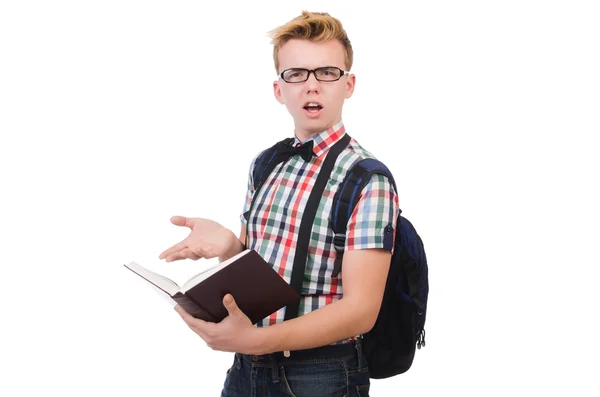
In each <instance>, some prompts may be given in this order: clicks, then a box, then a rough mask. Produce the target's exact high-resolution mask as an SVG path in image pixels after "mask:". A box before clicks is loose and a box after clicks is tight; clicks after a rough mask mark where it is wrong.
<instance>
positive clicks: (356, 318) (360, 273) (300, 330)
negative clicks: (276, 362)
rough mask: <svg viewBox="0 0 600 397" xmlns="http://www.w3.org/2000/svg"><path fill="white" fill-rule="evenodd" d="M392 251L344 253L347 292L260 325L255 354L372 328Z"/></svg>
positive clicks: (300, 346) (307, 345)
mask: <svg viewBox="0 0 600 397" xmlns="http://www.w3.org/2000/svg"><path fill="white" fill-rule="evenodd" d="M390 259H391V253H390V252H389V251H384V250H379V249H368V250H355V251H348V252H346V253H345V254H344V259H343V264H342V269H344V273H343V277H344V296H343V298H342V299H341V300H339V301H338V302H334V303H332V304H330V305H327V306H325V307H322V308H320V309H318V310H315V311H313V312H311V313H308V314H306V315H304V316H301V317H298V318H295V319H292V320H289V321H285V322H283V323H280V324H275V325H272V326H269V327H265V328H261V329H259V331H261V333H260V334H259V333H257V342H256V346H255V348H256V351H255V352H254V354H266V353H271V352H275V351H285V350H301V349H309V348H313V347H318V346H324V345H327V344H330V343H333V342H335V341H338V340H341V339H344V338H349V337H352V336H356V335H359V334H363V333H366V332H368V331H369V330H371V328H373V326H374V325H375V321H376V320H377V315H378V314H379V309H380V307H381V301H382V299H383V292H384V289H385V283H386V280H387V274H388V270H389V264H390Z"/></svg>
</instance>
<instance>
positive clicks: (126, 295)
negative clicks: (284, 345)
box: [0, 0, 600, 396]
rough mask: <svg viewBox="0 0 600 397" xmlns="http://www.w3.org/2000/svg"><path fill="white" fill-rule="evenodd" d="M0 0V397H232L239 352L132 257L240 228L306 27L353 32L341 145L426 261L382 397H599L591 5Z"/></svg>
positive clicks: (274, 136)
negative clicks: (284, 54) (389, 185)
mask: <svg viewBox="0 0 600 397" xmlns="http://www.w3.org/2000/svg"><path fill="white" fill-rule="evenodd" d="M0 4H1V6H0V133H1V140H0V166H1V167H0V177H1V194H0V200H1V205H0V215H1V218H0V228H1V239H0V249H1V251H0V252H1V253H2V257H1V258H0V263H1V269H2V270H1V274H2V276H1V278H0V280H2V283H1V287H0V294H1V300H0V302H1V305H2V307H1V316H0V319H1V320H0V322H1V323H2V325H1V327H0V333H1V334H0V335H1V338H0V371H1V372H0V394H1V395H6V396H9V395H10V396H34V395H36V396H38V395H62V396H105V395H111V396H136V395H144V396H166V395H197V396H216V395H219V392H220V390H221V386H222V383H223V380H224V377H225V371H226V369H227V368H228V367H229V365H230V363H231V360H232V355H231V354H229V353H221V352H214V351H212V350H211V349H209V348H208V347H206V345H205V344H204V343H203V342H202V340H201V339H199V338H198V337H197V336H196V335H195V334H193V333H192V332H191V331H190V330H189V329H188V328H187V327H186V326H185V324H184V323H183V322H182V321H181V319H180V318H179V316H178V315H177V313H175V312H174V311H173V310H172V309H171V308H170V307H169V306H168V305H165V304H164V303H163V302H161V301H160V299H159V298H160V297H159V296H157V295H156V294H154V292H152V291H151V290H150V289H149V288H148V287H147V286H146V285H145V284H144V283H142V282H141V281H140V280H138V279H136V277H135V276H134V275H133V274H131V273H130V272H129V271H127V270H126V269H125V268H124V267H123V263H126V262H129V261H132V260H134V261H137V262H139V263H142V264H144V265H147V266H150V267H153V268H155V269H160V270H161V271H164V272H166V273H167V274H169V275H171V276H172V277H175V278H176V279H178V280H182V279H185V276H186V275H189V274H191V272H193V270H194V268H195V267H197V266H200V267H201V266H206V265H207V263H209V262H206V261H205V262H200V263H194V262H191V261H190V263H187V262H178V263H173V264H164V263H161V262H160V261H159V260H158V255H159V254H160V252H162V251H163V250H164V249H166V248H168V247H169V246H171V245H172V244H174V243H176V242H177V241H180V240H181V239H183V238H184V237H185V236H186V235H187V231H186V230H183V229H180V228H177V227H175V226H172V225H171V224H170V223H169V217H170V216H171V215H174V214H181V215H186V216H201V217H209V218H211V219H214V220H217V221H218V222H221V223H222V224H223V225H225V226H227V227H228V228H231V229H232V230H234V231H235V232H236V233H237V232H238V231H239V213H240V212H241V208H242V205H243V200H244V193H245V188H246V177H247V171H248V166H249V163H250V161H251V159H252V157H253V156H254V155H255V154H256V153H257V152H258V151H259V150H261V149H263V148H265V147H267V146H269V145H271V144H273V143H274V142H276V141H278V140H280V139H283V138H285V137H288V136H291V135H292V133H293V124H292V120H291V117H290V116H289V115H288V113H287V111H286V110H285V108H284V107H283V106H281V105H279V104H278V103H277V102H276V101H275V99H274V98H273V95H272V81H273V80H274V74H275V73H274V68H273V63H272V47H271V45H270V43H269V39H268V38H267V36H266V32H267V31H268V30H270V29H272V28H274V27H276V26H279V25H281V24H283V23H285V22H286V21H288V20H290V19H292V18H293V17H295V16H297V15H298V14H300V12H301V11H302V10H303V9H307V10H311V11H327V12H329V13H331V14H332V15H333V16H335V17H337V18H339V19H341V21H342V22H343V24H344V27H345V28H346V30H347V32H348V34H349V36H350V39H351V41H352V44H353V47H354V51H355V63H354V66H353V68H352V71H353V72H354V73H355V74H356V76H357V85H356V91H355V95H354V96H353V97H352V98H351V99H350V100H348V101H347V102H346V105H345V109H344V122H345V124H346V127H347V131H348V132H349V133H350V134H351V135H352V136H353V137H354V138H356V139H357V140H358V141H359V142H360V143H361V144H362V145H363V146H364V147H365V148H367V149H368V150H370V151H371V152H373V153H374V154H375V155H376V156H377V157H378V158H379V159H381V160H383V161H384V162H385V163H386V164H387V165H388V166H389V168H390V169H391V170H392V171H393V172H394V173H395V175H396V179H397V182H398V184H399V188H400V201H401V207H402V209H403V211H404V215H405V216H407V217H408V218H409V219H411V220H412V221H413V223H414V224H415V225H416V227H417V230H418V231H419V233H420V234H421V236H422V238H423V239H424V241H425V247H426V251H427V255H428V260H429V266H430V288H431V291H430V298H429V302H430V303H429V311H428V319H427V326H426V330H427V347H426V348H425V349H423V350H421V351H418V352H417V356H416V359H415V363H414V366H413V368H412V369H411V370H410V371H409V372H408V373H406V374H404V375H401V376H398V377H396V378H392V379H387V380H381V381H377V380H376V381H373V383H372V387H371V395H372V396H395V395H407V396H410V395H417V393H418V395H424V396H434V395H440V394H442V393H452V394H455V395H463V396H506V395H511V396H513V395H514V396H526V395H550V394H552V395H582V396H586V395H598V386H597V384H596V383H592V377H595V376H596V375H597V370H598V364H597V357H598V354H599V353H600V352H599V343H598V337H597V335H598V331H600V330H599V329H598V327H597V326H596V325H595V324H594V322H595V321H594V320H597V319H598V310H597V308H596V305H597V304H598V303H599V302H600V299H599V297H598V294H597V293H596V292H595V289H596V284H597V282H598V277H597V275H598V267H599V266H600V260H599V257H600V255H599V254H598V237H599V233H598V229H599V226H598V225H599V221H600V219H599V218H600V217H599V210H598V202H599V201H600V200H599V199H600V197H599V195H598V192H597V189H598V171H599V170H600V164H599V161H598V154H597V152H598V148H599V146H598V143H597V139H594V138H597V137H598V134H599V133H600V122H599V110H600V94H599V93H600V78H599V76H600V73H598V71H599V70H600V57H599V53H600V51H599V49H600V43H599V41H600V40H599V37H600V28H599V26H600V24H599V23H598V21H599V20H600V13H599V12H598V6H597V5H596V2H593V1H588V2H585V1H523V0H521V1H502V2H500V1H497V2H491V1H452V2H450V1H420V2H412V1H411V2H407V1H403V2H394V3H392V2H390V3H388V4H385V3H384V2H381V1H369V2H364V1H360V2H356V3H353V2H349V1H320V2H318V1H301V2H294V3H293V4H291V3H290V4H288V2H280V1H269V2H260V3H258V2H239V3H235V4H234V3H232V2H206V3H205V4H201V2H196V1H171V2H167V1H130V0H119V1H108V0H106V1H102V2H100V1H95V2H93V1H70V2H69V1H53V2H42V1H39V2H33V1H18V2H17V1H2V2H1V3H0ZM392 4H394V5H392Z"/></svg>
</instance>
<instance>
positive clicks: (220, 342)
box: [175, 294, 260, 354]
mask: <svg viewBox="0 0 600 397" xmlns="http://www.w3.org/2000/svg"><path fill="white" fill-rule="evenodd" d="M223 305H225V308H226V309H227V312H228V313H229V315H228V316H227V317H225V319H223V321H221V322H220V323H218V324H216V323H211V322H207V321H203V320H200V319H197V318H195V317H192V316H191V315H190V314H189V313H187V312H186V311H185V310H183V308H182V307H181V306H180V305H175V311H176V312H177V313H179V315H180V316H181V318H182V319H183V321H185V322H186V324H187V325H188V327H190V328H191V330H192V331H194V332H195V333H196V334H198V335H199V336H200V337H201V338H202V339H203V340H204V342H206V344H207V345H208V347H210V348H211V349H213V350H220V351H224V352H235V353H242V354H255V352H257V351H258V350H257V349H258V342H257V341H258V336H259V333H260V329H258V328H255V327H254V326H253V325H252V322H251V321H250V319H249V318H248V316H246V315H245V314H244V313H243V312H242V311H241V310H240V308H239V307H238V305H237V304H236V303H235V300H234V299H233V296H231V294H227V295H225V297H224V298H223Z"/></svg>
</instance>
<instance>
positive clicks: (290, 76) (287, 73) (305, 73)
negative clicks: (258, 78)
mask: <svg viewBox="0 0 600 397" xmlns="http://www.w3.org/2000/svg"><path fill="white" fill-rule="evenodd" d="M311 73H314V74H315V78H316V79H317V80H318V81H328V82H329V81H338V80H339V79H340V78H341V77H342V76H343V75H345V74H348V73H350V72H348V71H346V70H342V69H340V68H338V67H335V66H325V67H322V68H316V69H303V68H291V69H286V70H284V71H283V72H281V74H280V75H279V77H281V78H282V79H283V80H284V81H285V82H286V83H303V82H305V81H306V80H308V78H309V77H310V74H311Z"/></svg>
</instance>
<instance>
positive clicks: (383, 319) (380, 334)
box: [245, 134, 429, 379]
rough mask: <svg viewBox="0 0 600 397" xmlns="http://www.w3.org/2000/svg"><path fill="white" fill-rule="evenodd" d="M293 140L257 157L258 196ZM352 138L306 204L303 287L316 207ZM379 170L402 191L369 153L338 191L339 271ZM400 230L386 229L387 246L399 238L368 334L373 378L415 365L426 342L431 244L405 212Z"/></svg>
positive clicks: (292, 308) (289, 312) (298, 257)
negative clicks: (354, 218)
mask: <svg viewBox="0 0 600 397" xmlns="http://www.w3.org/2000/svg"><path fill="white" fill-rule="evenodd" d="M292 141H293V139H291V138H288V139H285V140H283V141H281V142H279V143H278V144H276V145H274V146H272V147H271V148H269V149H267V150H265V151H264V152H263V153H261V155H260V156H259V157H258V158H257V160H256V162H255V166H254V169H253V180H254V185H255V194H254V197H257V193H258V190H260V188H261V187H262V185H263V183H264V181H265V180H266V179H267V177H268V175H269V174H270V173H271V172H272V171H273V170H274V168H275V166H276V165H277V164H278V162H279V161H281V159H280V158H279V159H278V156H277V154H278V150H280V149H279V148H281V147H282V146H281V145H284V146H285V145H290V144H291V142H292ZM349 142H350V136H349V135H348V134H345V136H344V137H343V138H342V139H341V140H340V141H338V142H337V143H336V144H335V145H334V146H333V147H332V148H331V149H330V150H329V153H328V154H327V157H326V158H325V162H324V163H323V166H322V167H321V170H320V172H319V175H318V177H317V181H316V182H315V185H314V187H313V189H312V191H311V194H310V197H309V199H308V202H307V207H306V208H305V210H304V214H303V217H302V221H301V224H300V232H299V237H298V243H297V249H296V254H295V258H294V267H293V273H292V278H291V283H290V284H291V285H292V286H293V287H294V288H295V289H296V291H298V292H299V293H300V291H301V288H302V281H303V278H304V270H305V266H306V253H307V252H308V240H309V235H310V229H311V228H312V223H313V221H314V216H315V212H316V208H317V205H318V202H319V201H320V199H321V197H322V195H323V190H324V187H325V184H326V182H327V180H328V179H329V176H330V174H331V170H332V168H333V165H334V162H335V160H336V158H337V157H338V155H339V154H340V153H341V151H342V150H343V149H344V148H345V147H346V146H347V144H348V143H349ZM374 174H381V175H384V176H386V177H387V178H388V180H389V181H390V183H391V184H392V186H393V188H394V190H395V191H396V192H397V189H396V183H395V181H394V178H393V176H392V174H391V172H390V171H389V170H388V168H387V167H386V166H385V165H384V164H383V163H381V162H380V161H378V160H375V159H364V160H361V161H358V162H357V163H355V164H354V165H353V166H352V167H351V168H350V169H349V170H348V172H347V174H346V176H345V177H344V180H343V181H342V182H341V184H340V186H339V187H338V191H337V192H336V194H335V196H334V199H333V205H332V212H331V215H330V219H329V224H330V227H331V229H332V230H333V232H334V247H335V250H336V252H337V257H336V262H335V266H334V271H333V274H332V276H334V277H335V276H337V275H338V274H339V272H340V271H341V270H342V268H341V266H342V258H343V254H344V245H345V238H346V225H347V224H348V220H349V219H350V216H351V214H352V212H353V210H354V207H355V206H356V203H357V202H358V199H359V197H360V193H361V191H362V190H363V188H364V187H365V185H366V183H367V182H368V181H369V179H370V178H371V177H372V176H373V175H374ZM253 207H254V202H253V203H252V205H251V206H250V209H249V211H248V212H247V213H246V214H245V216H246V219H249V218H250V214H251V212H252V208H253ZM400 212H402V211H400ZM390 227H392V225H389V226H388V228H390ZM395 230H396V238H395V241H392V233H391V229H388V230H386V231H387V232H388V233H386V235H387V236H389V239H388V238H385V239H384V245H385V246H386V247H391V246H392V244H393V247H394V253H393V255H392V259H391V263H390V270H389V273H388V277H387V282H386V286H385V292H384V296H383V301H382V304H381V309H380V311H379V315H378V317H377V321H376V323H375V326H374V327H373V328H372V329H371V330H370V331H369V332H367V333H366V334H364V335H363V347H364V351H365V356H366V358H367V362H368V365H369V372H370V376H371V378H373V379H381V378H388V377H391V376H394V375H398V374H401V373H404V372H406V371H407V370H408V369H409V368H410V367H411V365H412V362H413V359H414V356H415V351H416V348H418V349H420V348H421V347H424V346H425V328H424V327H425V316H426V313H427V296H428V293H429V282H428V267H427V258H426V256H425V249H424V246H423V242H422V240H421V238H420V237H419V235H418V234H417V232H416V230H415V228H414V227H413V225H412V224H411V223H410V222H409V221H408V220H407V219H406V218H404V217H403V216H401V215H398V218H397V220H396V225H395ZM297 315H298V304H295V305H289V306H288V307H286V315H285V319H286V320H288V319H291V318H294V317H296V316H297Z"/></svg>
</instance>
